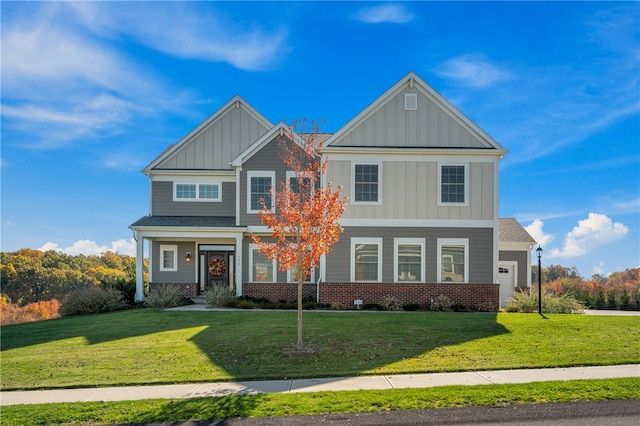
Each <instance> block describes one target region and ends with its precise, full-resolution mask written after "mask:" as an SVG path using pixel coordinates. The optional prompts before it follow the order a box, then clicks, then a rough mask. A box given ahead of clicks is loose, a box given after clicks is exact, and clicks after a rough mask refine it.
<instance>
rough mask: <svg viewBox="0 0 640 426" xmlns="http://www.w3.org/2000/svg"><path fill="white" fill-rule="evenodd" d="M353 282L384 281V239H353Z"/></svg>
mask: <svg viewBox="0 0 640 426" xmlns="http://www.w3.org/2000/svg"><path fill="white" fill-rule="evenodd" d="M351 281H373V282H380V281H382V238H352V239H351Z"/></svg>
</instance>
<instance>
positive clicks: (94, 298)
mask: <svg viewBox="0 0 640 426" xmlns="http://www.w3.org/2000/svg"><path fill="white" fill-rule="evenodd" d="M126 307H127V303H126V302H125V301H124V300H123V294H122V292H121V291H119V290H114V289H112V288H102V287H96V286H90V287H84V288H80V289H78V290H75V291H73V292H71V293H68V294H67V295H66V296H65V297H64V299H62V304H61V306H60V315H62V316H66V315H84V314H97V313H100V312H111V311H118V310H120V309H124V308H126Z"/></svg>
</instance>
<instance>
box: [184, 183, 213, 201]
mask: <svg viewBox="0 0 640 426" xmlns="http://www.w3.org/2000/svg"><path fill="white" fill-rule="evenodd" d="M173 199H174V201H222V196H221V193H220V184H219V183H178V182H176V183H175V184H174V192H173Z"/></svg>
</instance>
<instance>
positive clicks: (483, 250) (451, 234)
mask: <svg viewBox="0 0 640 426" xmlns="http://www.w3.org/2000/svg"><path fill="white" fill-rule="evenodd" d="M351 238H382V282H386V283H391V282H393V281H394V279H393V263H394V258H393V251H394V238H424V239H425V257H426V275H425V278H426V279H425V280H424V282H428V283H435V282H438V277H437V268H438V265H437V262H438V259H437V257H438V256H437V253H438V238H468V239H469V283H481V284H490V283H493V230H492V229H490V228H409V227H407V228H396V227H376V228H367V227H346V228H345V229H344V232H343V233H342V235H341V236H340V240H339V241H338V243H337V244H336V245H335V246H334V248H333V251H332V252H331V253H330V254H328V255H327V260H326V262H327V263H326V277H325V280H326V281H327V282H348V281H349V280H350V272H351Z"/></svg>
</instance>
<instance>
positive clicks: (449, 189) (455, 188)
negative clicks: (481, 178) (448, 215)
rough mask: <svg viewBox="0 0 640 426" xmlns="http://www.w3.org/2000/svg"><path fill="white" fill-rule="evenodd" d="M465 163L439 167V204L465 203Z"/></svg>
mask: <svg viewBox="0 0 640 426" xmlns="http://www.w3.org/2000/svg"><path fill="white" fill-rule="evenodd" d="M466 176H467V173H466V166H465V165H443V166H441V167H440V203H441V204H466V202H467V185H466V180H467V179H466Z"/></svg>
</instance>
